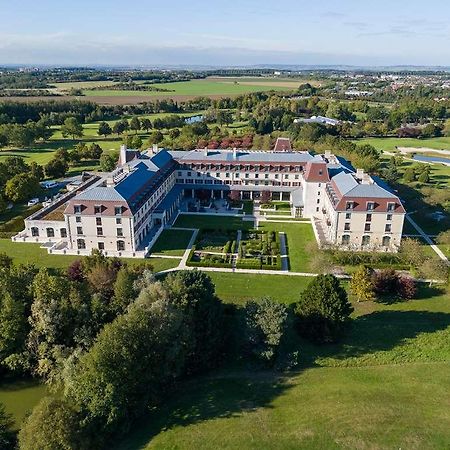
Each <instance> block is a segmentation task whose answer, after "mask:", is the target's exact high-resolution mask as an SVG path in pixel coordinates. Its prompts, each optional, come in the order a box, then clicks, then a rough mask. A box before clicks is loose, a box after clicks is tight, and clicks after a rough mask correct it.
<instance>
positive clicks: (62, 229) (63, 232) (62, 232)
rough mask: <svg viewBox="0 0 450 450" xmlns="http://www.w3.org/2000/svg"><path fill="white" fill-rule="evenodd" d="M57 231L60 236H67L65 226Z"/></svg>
mask: <svg viewBox="0 0 450 450" xmlns="http://www.w3.org/2000/svg"><path fill="white" fill-rule="evenodd" d="M59 233H60V235H61V237H62V238H66V237H67V230H66V229H65V228H61V229H60V230H59Z"/></svg>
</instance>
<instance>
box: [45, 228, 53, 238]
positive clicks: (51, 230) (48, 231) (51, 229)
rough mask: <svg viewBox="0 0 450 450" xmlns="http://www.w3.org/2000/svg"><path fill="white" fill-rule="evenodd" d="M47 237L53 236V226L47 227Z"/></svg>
mask: <svg viewBox="0 0 450 450" xmlns="http://www.w3.org/2000/svg"><path fill="white" fill-rule="evenodd" d="M47 237H55V230H54V229H53V228H47Z"/></svg>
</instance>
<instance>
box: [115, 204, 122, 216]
mask: <svg viewBox="0 0 450 450" xmlns="http://www.w3.org/2000/svg"><path fill="white" fill-rule="evenodd" d="M114 214H115V215H116V216H120V214H122V207H121V206H115V207H114Z"/></svg>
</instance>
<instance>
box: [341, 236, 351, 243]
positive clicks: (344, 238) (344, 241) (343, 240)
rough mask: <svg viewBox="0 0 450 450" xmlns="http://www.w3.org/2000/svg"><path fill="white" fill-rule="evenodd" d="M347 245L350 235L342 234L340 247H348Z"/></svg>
mask: <svg viewBox="0 0 450 450" xmlns="http://www.w3.org/2000/svg"><path fill="white" fill-rule="evenodd" d="M348 244H350V235H349V234H343V235H342V245H348Z"/></svg>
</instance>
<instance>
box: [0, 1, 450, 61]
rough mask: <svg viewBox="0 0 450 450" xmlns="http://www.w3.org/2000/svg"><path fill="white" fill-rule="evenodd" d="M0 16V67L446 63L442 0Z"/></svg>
mask: <svg viewBox="0 0 450 450" xmlns="http://www.w3.org/2000/svg"><path fill="white" fill-rule="evenodd" d="M369 5H370V6H369ZM0 18H1V22H0V23H1V27H0V64H70V65H80V64H124V65H125V64H126V65H161V64H168V65H176V64H190V65H193V64H196V65H198V64H199V65H253V64H352V65H403V64H414V65H442V66H444V65H445V66H448V65H450V1H448V0H428V1H427V2H424V1H423V0H422V1H419V0H408V1H405V0H391V1H387V0H376V1H373V0H372V1H370V2H369V1H367V0H359V1H356V0H340V1H337V0H335V1H331V0H328V1H327V0H322V1H315V2H312V1H311V0H309V1H303V0H276V1H274V0H272V1H263V0H260V1H256V0H240V1H237V0H226V1H225V0H216V1H205V0H192V1H191V2H189V1H187V0H185V1H180V0H170V1H161V0H159V1H153V0H147V1H144V0H128V1H124V0H120V1H117V0H109V1H106V0H90V1H87V0H72V1H61V0H59V1H56V0H39V1H37V0H21V1H18V0H3V1H0Z"/></svg>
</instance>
